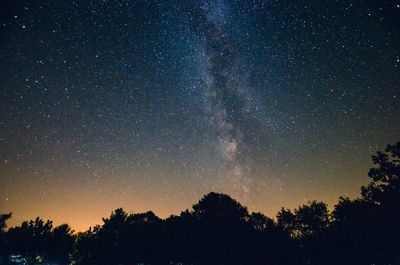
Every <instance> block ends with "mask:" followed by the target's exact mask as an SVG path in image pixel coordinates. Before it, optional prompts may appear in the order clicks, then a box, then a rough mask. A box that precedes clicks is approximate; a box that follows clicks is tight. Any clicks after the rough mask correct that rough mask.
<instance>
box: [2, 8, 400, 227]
mask: <svg viewBox="0 0 400 265" xmlns="http://www.w3.org/2000/svg"><path fill="white" fill-rule="evenodd" d="M3 5H4V4H3ZM399 5H400V2H399V1H348V0H347V1H344V0H343V1H233V0H232V1H228V0H225V1H223V0H219V1H218V0H216V1H211V0H208V1H206V0H203V1H172V0H171V1H126V0H121V1H75V2H72V1H50V2H48V1H37V0H36V1H15V2H12V3H8V4H7V5H6V6H3V7H2V8H1V9H2V11H1V21H0V22H1V25H0V69H1V75H0V89H1V90H0V95H1V97H0V111H1V116H0V117H1V118H0V209H2V211H10V210H12V211H13V212H14V216H15V219H14V222H19V221H21V220H23V219H27V218H33V217H35V216H37V215H40V216H42V217H44V218H52V219H55V221H56V222H69V223H71V224H72V226H73V228H76V229H85V228H87V226H89V224H94V223H96V222H99V221H100V217H101V216H106V215H108V213H109V212H110V211H111V210H113V209H115V208H116V207H120V206H123V207H124V208H126V209H128V210H132V211H142V210H147V209H152V210H154V212H155V213H156V214H159V215H160V216H162V217H165V216H167V215H169V214H170V213H177V212H179V211H180V210H184V209H185V208H187V207H190V205H191V204H193V202H195V201H197V200H198V199H199V198H200V197H201V196H202V195H203V194H204V193H206V192H209V191H220V192H225V193H228V194H230V195H232V196H233V197H234V198H236V199H238V200H240V201H242V202H243V203H244V204H245V205H248V206H249V207H250V208H251V210H258V211H262V212H264V213H266V214H267V215H271V216H273V215H274V214H275V213H276V211H277V210H278V209H279V208H280V207H281V206H285V207H295V206H297V205H298V204H300V203H304V202H307V201H308V200H313V199H318V200H324V201H326V202H328V203H329V204H330V206H332V205H333V203H335V202H336V201H337V198H338V196H340V195H348V196H352V197H354V196H357V195H358V194H359V190H360V186H361V185H364V184H366V183H367V182H368V177H367V171H368V168H370V167H371V166H372V163H371V162H370V155H371V154H372V153H374V152H376V151H378V150H382V149H383V148H384V146H385V145H386V144H388V143H394V142H395V141H398V140H399V135H400V133H399V132H400V88H399V84H400V71H399V70H400V35H399V34H400V30H399V25H400V6H399Z"/></svg>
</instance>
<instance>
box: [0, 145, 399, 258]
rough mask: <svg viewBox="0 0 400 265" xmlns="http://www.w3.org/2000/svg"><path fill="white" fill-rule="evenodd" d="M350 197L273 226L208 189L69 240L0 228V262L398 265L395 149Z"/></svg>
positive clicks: (53, 233) (110, 220) (62, 234)
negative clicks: (161, 212) (184, 203)
mask: <svg viewBox="0 0 400 265" xmlns="http://www.w3.org/2000/svg"><path fill="white" fill-rule="evenodd" d="M372 161H373V163H374V167H373V168H371V169H370V170H369V173H368V175H369V177H370V178H371V182H370V183H369V184H368V185H367V186H364V187H362V188H361V195H360V197H359V198H356V199H350V198H344V197H340V199H339V202H338V203H337V204H336V205H335V206H334V208H333V210H332V211H331V212H330V211H329V210H328V208H327V205H326V204H325V203H324V202H318V201H311V202H309V203H308V204H305V205H301V206H299V207H298V208H297V209H294V210H290V209H285V208H282V209H281V210H280V211H279V213H278V214H277V216H276V218H275V219H271V218H269V217H266V216H265V215H264V214H262V213H255V212H253V213H249V211H248V210H247V208H246V207H245V206H243V205H241V204H240V203H239V202H237V201H236V200H234V199H232V198H231V197H229V196H228V195H226V194H220V193H214V192H211V193H209V194H207V195H205V196H204V197H203V198H201V199H200V201H199V202H198V203H196V204H195V205H193V207H192V209H190V210H189V209H188V210H186V211H183V212H182V213H181V214H180V215H171V216H170V217H168V218H166V219H160V218H158V217H157V216H156V215H155V214H154V213H153V212H151V211H149V212H146V213H138V214H128V213H126V212H125V211H124V210H123V209H122V208H119V209H116V210H115V211H113V212H112V213H111V215H110V216H109V217H107V218H103V222H104V223H103V225H101V226H100V225H97V226H95V227H93V228H89V229H88V230H87V231H85V232H80V233H74V231H72V230H71V228H70V226H69V225H68V224H63V225H60V226H57V227H53V224H52V222H51V221H49V220H47V221H44V220H42V219H40V218H39V217H38V218H36V219H35V220H30V221H24V222H23V223H22V224H21V225H20V226H16V227H12V228H9V229H8V230H7V229H6V222H7V220H8V219H9V218H11V217H12V214H11V213H7V214H3V215H1V216H0V231H1V233H0V264H60V265H61V264H62V265H64V264H79V265H92V264H93V265H102V264H104V265H105V264H107V265H110V264H111V265H119V264H121V265H122V264H123V265H128V264H207V265H208V264H209V265H234V264H237V265H247V264H248V265H250V264H252V265H253V264H257V265H259V264H288V265H289V264H290V265H293V264H318V265H323V264H327V265H330V264H332V265H333V264H335V265H339V264H343V265H346V264H349V265H350V264H351V265H358V264H360V265H361V264H400V142H398V143H397V144H394V145H388V146H387V148H386V150H385V152H377V153H376V154H375V155H373V156H372Z"/></svg>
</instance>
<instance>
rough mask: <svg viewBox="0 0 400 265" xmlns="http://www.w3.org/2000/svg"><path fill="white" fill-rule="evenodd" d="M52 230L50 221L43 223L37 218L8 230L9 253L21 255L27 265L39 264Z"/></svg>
mask: <svg viewBox="0 0 400 265" xmlns="http://www.w3.org/2000/svg"><path fill="white" fill-rule="evenodd" d="M52 228H53V224H52V222H51V221H49V220H47V221H46V222H44V221H43V220H42V219H40V218H39V217H37V218H36V219H35V220H31V221H29V222H28V221H25V222H23V223H22V224H21V226H17V227H13V228H10V229H9V230H8V232H7V239H8V243H9V248H10V251H11V252H12V253H13V254H19V255H21V256H22V257H23V258H24V259H26V261H27V264H35V263H36V262H40V261H41V259H42V257H43V256H44V254H45V253H46V251H47V247H48V241H49V238H50V236H51V230H52Z"/></svg>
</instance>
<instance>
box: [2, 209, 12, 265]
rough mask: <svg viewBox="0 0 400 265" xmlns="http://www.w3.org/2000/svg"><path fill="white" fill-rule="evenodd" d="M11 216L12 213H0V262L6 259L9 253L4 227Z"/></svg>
mask: <svg viewBox="0 0 400 265" xmlns="http://www.w3.org/2000/svg"><path fill="white" fill-rule="evenodd" d="M11 216H12V213H8V214H1V215H0V264H2V262H4V261H5V259H7V257H8V254H9V251H8V244H7V238H6V233H5V228H6V227H7V224H6V222H7V220H8V219H10V218H11Z"/></svg>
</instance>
